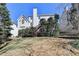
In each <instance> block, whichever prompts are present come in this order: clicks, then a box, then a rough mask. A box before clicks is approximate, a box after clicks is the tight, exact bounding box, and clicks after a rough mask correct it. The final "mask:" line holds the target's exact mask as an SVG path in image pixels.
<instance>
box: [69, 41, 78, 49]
mask: <svg viewBox="0 0 79 59" xmlns="http://www.w3.org/2000/svg"><path fill="white" fill-rule="evenodd" d="M70 45H71V46H72V47H74V48H76V49H79V40H75V41H72V42H70Z"/></svg>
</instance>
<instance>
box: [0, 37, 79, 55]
mask: <svg viewBox="0 0 79 59" xmlns="http://www.w3.org/2000/svg"><path fill="white" fill-rule="evenodd" d="M74 41H77V42H79V40H77V39H63V38H54V37H27V38H14V39H13V40H12V41H9V43H8V44H7V45H6V46H5V47H3V48H1V49H0V55H2V56H71V55H72V56H75V55H76V56H77V55H79V49H78V48H75V47H73V45H71V44H73V42H74ZM74 44H76V45H77V43H74Z"/></svg>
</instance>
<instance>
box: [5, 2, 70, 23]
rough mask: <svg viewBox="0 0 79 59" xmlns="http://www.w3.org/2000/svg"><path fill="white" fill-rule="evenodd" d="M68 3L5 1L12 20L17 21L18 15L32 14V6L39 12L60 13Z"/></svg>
mask: <svg viewBox="0 0 79 59" xmlns="http://www.w3.org/2000/svg"><path fill="white" fill-rule="evenodd" d="M66 5H68V6H70V4H64V3H63V4H62V3H7V5H6V6H7V8H8V10H9V12H10V18H11V19H12V21H14V22H17V18H18V17H19V16H20V15H25V16H26V17H27V16H32V10H33V8H37V9H38V15H39V14H55V13H58V14H62V12H63V8H64V7H65V6H66Z"/></svg>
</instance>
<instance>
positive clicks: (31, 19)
mask: <svg viewBox="0 0 79 59" xmlns="http://www.w3.org/2000/svg"><path fill="white" fill-rule="evenodd" d="M50 17H53V18H54V15H52V14H51V15H49V14H48V15H38V13H37V8H34V9H33V15H32V16H27V17H26V16H24V15H21V16H20V17H19V18H18V19H17V20H18V23H17V26H16V24H13V25H11V27H12V28H13V30H11V33H12V34H13V36H18V31H19V30H21V29H26V28H30V27H31V26H33V27H36V26H38V25H39V21H40V19H42V18H43V19H46V20H47V19H48V18H50Z"/></svg>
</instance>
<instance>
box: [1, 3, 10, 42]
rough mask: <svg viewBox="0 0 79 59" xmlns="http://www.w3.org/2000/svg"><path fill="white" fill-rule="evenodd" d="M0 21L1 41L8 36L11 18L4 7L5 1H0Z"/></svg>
mask: <svg viewBox="0 0 79 59" xmlns="http://www.w3.org/2000/svg"><path fill="white" fill-rule="evenodd" d="M0 23H1V26H0V27H1V29H2V36H1V35H0V36H1V37H2V40H1V41H3V42H4V41H6V40H7V39H8V37H9V36H10V30H11V28H10V25H11V20H10V17H9V11H8V9H7V7H6V4H5V3H0ZM1 37H0V38H1Z"/></svg>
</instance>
